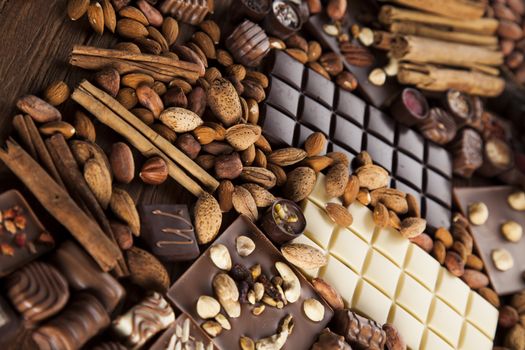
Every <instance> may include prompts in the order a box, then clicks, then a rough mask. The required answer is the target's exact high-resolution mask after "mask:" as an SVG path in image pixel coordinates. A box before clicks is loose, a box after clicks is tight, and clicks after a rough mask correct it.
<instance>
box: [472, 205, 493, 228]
mask: <svg viewBox="0 0 525 350" xmlns="http://www.w3.org/2000/svg"><path fill="white" fill-rule="evenodd" d="M468 218H469V220H470V223H471V224H472V225H483V224H484V223H485V222H487V219H488V218H489V209H488V208H487V205H486V204H485V203H483V202H475V203H472V204H470V205H469V206H468Z"/></svg>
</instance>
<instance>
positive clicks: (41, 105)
mask: <svg viewBox="0 0 525 350" xmlns="http://www.w3.org/2000/svg"><path fill="white" fill-rule="evenodd" d="M16 106H17V107H18V109H20V110H21V111H22V112H25V113H27V114H29V115H30V116H31V118H33V119H34V120H35V121H36V122H38V123H47V122H53V121H57V120H60V119H62V114H60V112H59V111H58V109H56V108H55V107H53V106H52V105H50V104H49V103H47V102H46V101H44V100H42V99H40V98H38V97H36V96H34V95H26V96H24V97H21V98H20V99H19V100H18V101H17V102H16Z"/></svg>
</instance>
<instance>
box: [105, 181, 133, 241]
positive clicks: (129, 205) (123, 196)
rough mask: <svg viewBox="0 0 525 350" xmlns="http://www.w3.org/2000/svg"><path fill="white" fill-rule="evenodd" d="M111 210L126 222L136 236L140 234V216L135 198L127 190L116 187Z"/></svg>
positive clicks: (112, 196)
mask: <svg viewBox="0 0 525 350" xmlns="http://www.w3.org/2000/svg"><path fill="white" fill-rule="evenodd" d="M109 206H110V208H111V211H112V212H113V214H115V216H116V217H117V218H119V219H120V220H122V221H123V222H125V223H126V224H127V225H128V226H129V228H130V229H131V232H133V234H134V235H135V236H138V235H140V217H139V213H138V212H137V208H136V207H135V203H134V202H133V199H132V198H131V196H130V195H129V193H128V192H126V191H125V190H123V189H121V188H118V187H114V188H113V193H112V195H111V201H110V203H109Z"/></svg>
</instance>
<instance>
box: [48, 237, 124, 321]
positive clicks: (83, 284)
mask: <svg viewBox="0 0 525 350" xmlns="http://www.w3.org/2000/svg"><path fill="white" fill-rule="evenodd" d="M53 259H54V262H55V264H56V266H57V267H58V268H59V269H60V271H61V272H62V273H63V274H64V276H65V277H66V279H67V281H68V282H69V285H70V286H71V288H73V289H75V290H78V291H82V290H89V291H90V292H91V293H93V294H94V295H95V296H96V297H97V298H98V299H99V300H100V301H101V302H102V304H103V305H104V307H105V308H106V311H107V312H108V313H111V312H113V310H115V308H116V307H117V305H118V304H119V303H120V301H121V300H122V299H123V297H124V295H125V290H124V288H123V287H122V286H121V285H120V283H119V282H118V281H117V280H116V279H115V278H114V277H113V276H111V275H110V274H109V273H107V272H104V271H102V270H100V269H99V268H98V266H97V265H96V264H95V262H94V261H93V260H92V259H91V257H90V256H89V255H87V254H86V253H85V252H84V251H83V250H82V249H81V248H80V247H79V246H78V245H77V244H76V243H73V242H72V241H67V242H65V243H63V244H62V246H60V248H59V249H58V250H57V251H56V252H55V254H54V257H53Z"/></svg>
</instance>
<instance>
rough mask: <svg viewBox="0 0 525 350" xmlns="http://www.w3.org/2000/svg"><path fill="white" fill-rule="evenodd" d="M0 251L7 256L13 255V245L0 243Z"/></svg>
mask: <svg viewBox="0 0 525 350" xmlns="http://www.w3.org/2000/svg"><path fill="white" fill-rule="evenodd" d="M0 252H1V253H2V255H7V256H13V255H15V249H14V248H13V246H11V245H9V244H7V243H2V245H0Z"/></svg>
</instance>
